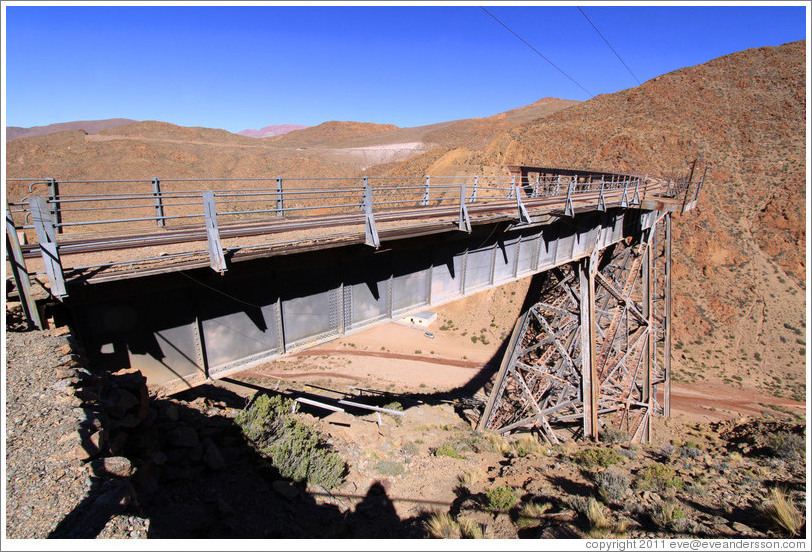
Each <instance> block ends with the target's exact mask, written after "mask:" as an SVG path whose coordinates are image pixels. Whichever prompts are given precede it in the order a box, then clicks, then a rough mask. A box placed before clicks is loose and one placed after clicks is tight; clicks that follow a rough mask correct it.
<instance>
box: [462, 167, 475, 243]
mask: <svg viewBox="0 0 812 552" xmlns="http://www.w3.org/2000/svg"><path fill="white" fill-rule="evenodd" d="M474 182H476V178H475V179H474ZM475 185H476V184H475ZM459 229H460V230H464V231H465V232H468V233H469V234H470V233H471V219H469V218H468V208H467V207H466V206H465V178H463V179H462V182H461V183H460V222H459Z"/></svg>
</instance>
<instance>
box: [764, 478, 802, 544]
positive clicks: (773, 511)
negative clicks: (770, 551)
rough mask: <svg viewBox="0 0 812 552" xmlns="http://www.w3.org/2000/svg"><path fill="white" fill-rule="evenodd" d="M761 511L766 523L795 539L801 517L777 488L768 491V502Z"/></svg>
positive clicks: (800, 523)
mask: <svg viewBox="0 0 812 552" xmlns="http://www.w3.org/2000/svg"><path fill="white" fill-rule="evenodd" d="M761 511H762V514H763V515H764V517H765V519H766V521H767V523H769V524H770V526H771V527H773V528H774V529H775V530H776V531H777V532H779V533H782V534H784V535H786V536H788V537H795V536H797V535H798V533H799V531H800V530H801V526H802V525H803V516H802V515H801V513H800V512H799V511H798V509H797V508H796V507H795V504H793V502H792V500H791V499H790V498H789V497H788V496H787V495H786V494H785V493H784V491H783V490H781V489H780V488H779V487H775V488H773V489H770V493H769V496H768V501H767V503H766V504H765V505H764V506H763V508H762V510H761Z"/></svg>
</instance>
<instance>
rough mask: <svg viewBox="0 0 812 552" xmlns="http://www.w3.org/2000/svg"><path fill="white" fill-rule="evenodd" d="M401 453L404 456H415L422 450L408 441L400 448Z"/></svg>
mask: <svg viewBox="0 0 812 552" xmlns="http://www.w3.org/2000/svg"><path fill="white" fill-rule="evenodd" d="M400 452H401V453H403V455H404V456H414V455H415V454H417V453H418V452H420V449H419V448H418V447H417V444H415V442H414V441H406V442H405V443H403V444H402V445H401V446H400Z"/></svg>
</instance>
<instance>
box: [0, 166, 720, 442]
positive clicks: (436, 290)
mask: <svg viewBox="0 0 812 552" xmlns="http://www.w3.org/2000/svg"><path fill="white" fill-rule="evenodd" d="M694 165H695V164H694ZM507 169H508V171H507V172H508V173H509V174H510V176H509V177H505V176H501V177H494V176H491V177H484V176H474V177H430V176H426V177H420V178H410V177H391V178H372V177H355V178H344V179H341V178H329V179H292V178H283V177H273V178H255V179H218V180H206V179H187V180H178V179H175V180H161V179H159V178H153V179H150V180H131V181H59V180H56V179H51V178H48V179H17V180H14V179H9V183H10V184H12V183H13V184H14V186H15V189H17V190H23V193H20V194H17V195H18V196H19V197H14V198H13V201H9V200H7V210H6V240H7V241H6V245H7V251H8V260H9V263H10V266H11V268H12V273H13V276H14V279H15V285H16V290H17V292H18V294H19V296H20V299H21V301H22V302H23V306H24V310H25V313H26V316H27V317H28V320H29V322H30V324H31V325H33V326H38V327H41V326H42V312H41V310H42V305H39V306H38V305H37V302H36V301H35V300H34V299H33V297H32V293H31V289H30V287H31V283H30V280H31V277H32V276H35V277H37V278H38V279H39V280H41V281H42V282H43V283H44V285H45V287H47V289H48V292H49V294H50V296H51V297H52V298H53V299H54V300H58V301H60V302H62V303H63V304H64V306H65V310H66V311H67V312H68V313H69V319H70V320H69V322H70V324H71V326H72V329H73V331H74V332H75V333H76V334H77V336H78V337H79V338H80V340H81V341H82V343H83V344H84V346H85V348H86V350H87V351H88V355H89V357H90V360H91V362H92V363H93V364H94V365H95V366H97V367H99V368H102V369H108V370H118V369H121V368H137V369H139V370H141V371H142V373H144V375H146V376H147V379H148V382H149V383H150V385H151V386H153V387H155V388H158V389H160V390H161V391H162V392H166V393H173V392H177V391H180V390H183V389H187V388H190V387H193V386H196V385H199V384H201V383H203V382H205V381H208V380H211V379H219V378H224V377H227V376H228V375H230V374H233V373H236V372H239V371H243V370H246V369H247V368H250V367H251V366H254V365H257V364H259V363H262V362H266V361H268V360H270V359H273V358H277V357H281V356H284V355H286V354H289V353H291V352H294V351H298V350H301V349H304V348H307V347H310V346H313V345H315V344H319V343H323V342H327V341H330V340H333V339H336V338H338V337H340V336H343V335H347V334H351V333H353V332H358V331H361V330H363V329H365V328H368V327H370V326H372V325H375V324H380V323H383V322H386V321H390V320H395V319H399V318H402V317H404V316H407V315H409V314H412V313H415V312H418V311H421V310H424V309H425V308H427V307H432V306H437V305H441V304H443V303H447V302H449V301H454V300H456V299H459V298H461V297H464V296H467V295H470V294H472V293H476V292H479V291H482V290H485V289H488V288H492V287H495V286H499V285H502V284H505V283H507V282H511V281H515V280H518V279H521V278H525V277H528V276H534V278H533V284H532V285H531V291H530V293H531V296H530V297H529V298H528V300H527V301H526V305H530V306H529V308H527V309H525V310H524V312H522V313H521V315H520V317H519V319H518V321H517V322H516V325H515V328H514V330H513V333H512V336H511V337H510V341H509V343H508V347H507V351H506V353H505V356H504V359H503V361H502V364H501V367H500V370H499V372H498V374H497V377H496V381H495V384H494V387H493V389H492V391H491V393H490V396H489V400H488V402H487V405H486V407H485V410H484V412H483V414H482V417H481V420H480V422H479V427H480V428H481V429H486V428H487V429H491V430H494V431H498V432H501V433H507V432H510V431H513V430H517V429H519V428H528V427H532V428H536V429H537V430H538V431H539V432H541V434H542V435H543V436H544V437H545V438H546V439H547V440H548V441H549V442H551V443H557V442H560V441H561V440H565V439H568V438H572V437H575V438H586V439H597V438H598V436H599V432H600V431H602V430H604V428H614V429H616V430H619V431H623V432H625V433H626V434H627V435H628V436H629V438H630V439H631V440H632V441H635V442H647V441H648V440H649V438H650V431H651V430H650V428H651V419H652V417H653V416H658V415H662V416H668V415H669V411H670V383H671V363H670V352H671V315H672V314H671V215H672V214H673V213H683V212H686V211H688V210H690V209H692V208H693V207H695V205H696V202H697V197H698V195H699V191H700V190H701V188H702V183H703V180H704V175H703V176H702V177H701V178H695V177H694V169H693V168H692V169H691V173H690V175H688V176H686V177H683V178H678V179H658V178H649V177H643V176H642V175H633V174H619V173H605V172H595V171H588V170H573V169H557V168H550V167H536V166H509V167H507ZM26 191H27V195H24V194H25V192H26Z"/></svg>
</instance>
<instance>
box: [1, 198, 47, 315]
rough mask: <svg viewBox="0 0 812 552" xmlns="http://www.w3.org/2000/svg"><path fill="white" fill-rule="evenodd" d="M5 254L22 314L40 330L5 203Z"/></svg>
mask: <svg viewBox="0 0 812 552" xmlns="http://www.w3.org/2000/svg"><path fill="white" fill-rule="evenodd" d="M6 254H7V255H8V262H9V264H10V265H11V273H12V275H13V276H14V285H16V286H17V293H18V294H19V296H20V302H21V303H22V305H23V312H24V313H25V318H26V319H27V320H28V323H29V324H31V325H32V326H34V327H35V328H37V329H38V330H41V329H43V328H42V320H41V319H40V317H39V311H38V310H37V303H36V301H34V297H33V296H32V295H31V280H29V278H28V270H27V268H26V266H25V259H23V253H22V251H21V250H20V240H19V238H18V237H17V227H16V226H15V225H14V218H13V217H12V215H11V211H10V210H9V208H8V202H7V203H6Z"/></svg>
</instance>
